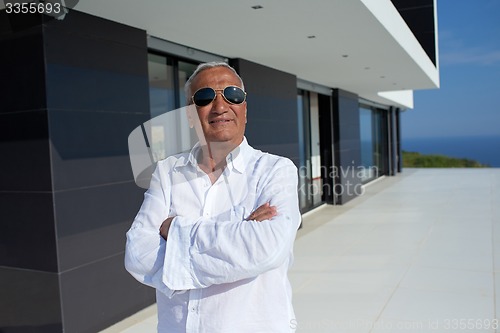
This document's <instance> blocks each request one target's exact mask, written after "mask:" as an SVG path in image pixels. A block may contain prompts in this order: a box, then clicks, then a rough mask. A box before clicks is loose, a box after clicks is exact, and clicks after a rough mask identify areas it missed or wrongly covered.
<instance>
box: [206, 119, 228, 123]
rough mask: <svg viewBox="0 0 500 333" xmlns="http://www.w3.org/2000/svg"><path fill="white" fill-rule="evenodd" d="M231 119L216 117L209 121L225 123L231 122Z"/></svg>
mask: <svg viewBox="0 0 500 333" xmlns="http://www.w3.org/2000/svg"><path fill="white" fill-rule="evenodd" d="M231 121H232V120H231V119H214V120H210V121H209V122H208V123H209V124H223V123H229V122H231Z"/></svg>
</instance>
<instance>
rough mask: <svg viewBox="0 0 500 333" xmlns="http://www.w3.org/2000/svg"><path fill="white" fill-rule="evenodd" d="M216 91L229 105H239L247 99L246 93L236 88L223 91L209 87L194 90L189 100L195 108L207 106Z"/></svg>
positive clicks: (229, 87)
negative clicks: (219, 92) (220, 93)
mask: <svg viewBox="0 0 500 333" xmlns="http://www.w3.org/2000/svg"><path fill="white" fill-rule="evenodd" d="M218 91H221V92H222V97H224V99H225V100H226V102H228V103H229V104H241V103H243V102H244V101H245V99H246V98H247V93H246V92H244V91H243V89H241V88H239V87H236V86H228V87H226V88H224V89H212V88H210V87H206V88H201V89H198V90H196V92H195V93H194V95H193V97H191V98H192V100H193V103H194V104H195V105H196V106H207V105H208V104H210V103H212V102H213V100H214V99H215V97H216V96H217V92H218Z"/></svg>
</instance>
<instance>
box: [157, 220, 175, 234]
mask: <svg viewBox="0 0 500 333" xmlns="http://www.w3.org/2000/svg"><path fill="white" fill-rule="evenodd" d="M174 217H175V216H173V217H169V218H168V219H166V220H165V221H163V223H162V224H161V226H160V236H161V237H163V239H164V240H167V237H168V230H169V229H170V224H172V220H173V219H174Z"/></svg>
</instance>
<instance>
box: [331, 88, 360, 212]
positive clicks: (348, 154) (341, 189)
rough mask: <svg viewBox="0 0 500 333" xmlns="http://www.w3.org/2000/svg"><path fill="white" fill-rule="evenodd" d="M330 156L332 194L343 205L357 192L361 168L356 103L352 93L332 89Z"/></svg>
mask: <svg viewBox="0 0 500 333" xmlns="http://www.w3.org/2000/svg"><path fill="white" fill-rule="evenodd" d="M333 115H334V116H333V118H334V125H335V129H334V149H335V151H334V156H335V167H336V174H337V179H336V181H335V186H334V190H335V194H336V198H337V203H338V204H344V203H346V202H348V201H350V200H352V199H353V198H355V197H356V196H358V195H359V194H360V193H361V179H360V178H359V177H358V169H357V167H358V166H359V165H361V142H360V134H359V131H360V128H359V126H360V125H359V102H358V96H357V95H356V94H353V93H350V92H347V91H344V90H341V89H334V91H333Z"/></svg>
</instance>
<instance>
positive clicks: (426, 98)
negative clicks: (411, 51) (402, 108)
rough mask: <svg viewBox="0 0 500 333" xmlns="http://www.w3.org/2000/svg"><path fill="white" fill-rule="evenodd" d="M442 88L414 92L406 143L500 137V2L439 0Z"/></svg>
mask: <svg viewBox="0 0 500 333" xmlns="http://www.w3.org/2000/svg"><path fill="white" fill-rule="evenodd" d="M437 4H438V6H437V9H438V36H439V64H440V77H441V88H440V89H437V90H421V91H415V92H414V103H415V106H414V109H413V110H408V111H406V112H404V113H403V117H402V135H403V139H404V138H417V137H419V138H420V137H456V136H486V135H488V136H489V135H496V136H500V0H473V1H471V0H438V1H437Z"/></svg>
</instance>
